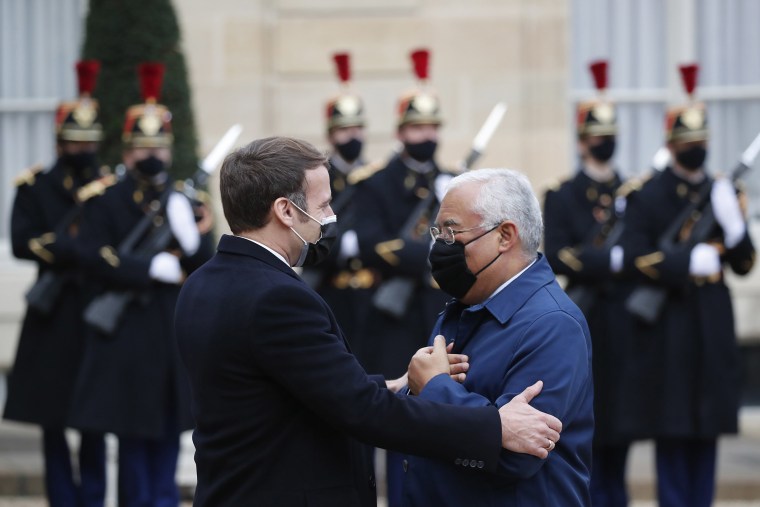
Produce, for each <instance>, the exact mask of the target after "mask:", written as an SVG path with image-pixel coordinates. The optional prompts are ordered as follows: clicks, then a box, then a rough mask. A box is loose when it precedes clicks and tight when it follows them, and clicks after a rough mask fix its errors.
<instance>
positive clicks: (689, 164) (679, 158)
mask: <svg viewBox="0 0 760 507" xmlns="http://www.w3.org/2000/svg"><path fill="white" fill-rule="evenodd" d="M706 158H707V148H705V147H704V146H702V145H699V144H695V145H694V146H691V147H689V148H686V149H685V150H681V151H679V152H676V162H678V165H680V166H681V167H683V168H684V169H688V170H689V171H696V170H697V169H699V168H700V167H702V166H703V165H704V164H705V159H706Z"/></svg>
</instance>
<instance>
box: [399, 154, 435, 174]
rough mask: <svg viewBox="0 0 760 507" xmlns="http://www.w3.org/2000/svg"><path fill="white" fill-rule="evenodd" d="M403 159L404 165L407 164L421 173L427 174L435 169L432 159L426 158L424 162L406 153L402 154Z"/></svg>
mask: <svg viewBox="0 0 760 507" xmlns="http://www.w3.org/2000/svg"><path fill="white" fill-rule="evenodd" d="M401 161H402V162H404V165H405V166H407V167H408V168H409V169H411V170H412V171H414V172H417V173H420V174H427V173H429V172H430V171H432V170H433V169H435V164H434V163H433V161H432V160H426V161H424V162H420V161H419V160H415V159H413V158H412V157H410V156H409V155H407V154H406V153H402V154H401Z"/></svg>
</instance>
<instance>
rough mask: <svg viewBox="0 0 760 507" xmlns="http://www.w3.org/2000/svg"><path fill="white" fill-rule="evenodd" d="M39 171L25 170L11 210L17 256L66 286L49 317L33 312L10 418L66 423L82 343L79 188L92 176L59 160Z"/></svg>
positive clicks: (11, 387)
mask: <svg viewBox="0 0 760 507" xmlns="http://www.w3.org/2000/svg"><path fill="white" fill-rule="evenodd" d="M41 169H42V168H41V167H38V168H34V169H30V170H27V171H26V172H25V173H24V174H23V175H22V176H21V177H20V178H19V179H18V183H19V186H18V191H17V193H16V199H15V201H14V203H13V211H12V215H11V243H12V246H13V255H14V256H16V257H18V258H19V259H28V260H32V261H35V262H36V263H37V265H38V267H39V271H38V279H39V277H40V276H42V275H43V274H45V273H48V272H53V273H55V274H56V275H57V276H58V277H60V278H61V279H62V280H63V286H62V288H61V291H60V294H59V297H57V298H55V304H54V306H53V307H52V310H51V312H50V314H48V315H44V314H42V313H40V311H38V310H35V309H34V308H28V309H27V312H26V316H25V317H24V323H23V325H22V330H21V337H20V338H19V344H18V349H17V353H16V360H15V362H14V365H13V370H12V371H11V374H10V376H9V379H8V400H7V402H6V406H5V414H4V417H5V418H6V419H13V420H16V421H23V422H30V423H34V424H39V425H40V426H43V427H50V428H64V427H65V426H66V421H67V417H68V413H69V402H70V400H71V392H72V388H73V384H74V380H75V378H76V374H77V371H78V368H79V362H80V359H81V353H82V345H83V343H84V338H83V333H82V331H83V323H82V310H83V308H84V304H85V298H84V294H83V293H82V290H81V282H82V277H81V276H80V274H79V272H78V270H77V267H76V254H75V249H74V238H73V237H72V232H73V231H74V230H75V229H76V227H77V222H78V219H79V210H80V202H79V200H78V198H77V196H76V193H77V191H78V190H79V189H80V188H81V187H82V186H83V184H84V183H86V182H87V179H80V178H79V177H78V176H77V175H76V174H74V173H73V172H72V170H71V169H69V168H67V167H65V166H64V165H63V164H62V163H60V162H58V163H56V164H55V165H54V166H53V167H52V168H51V169H50V170H49V171H47V172H41ZM64 219H65V220H64ZM62 221H64V222H66V223H62Z"/></svg>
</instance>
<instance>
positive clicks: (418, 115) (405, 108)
mask: <svg viewBox="0 0 760 507" xmlns="http://www.w3.org/2000/svg"><path fill="white" fill-rule="evenodd" d="M411 58H412V64H413V67H414V73H415V75H416V76H417V78H418V79H419V80H420V84H419V86H418V87H417V88H416V89H414V90H411V91H409V92H406V93H405V94H403V95H402V96H401V98H400V99H399V102H398V126H399V127H401V126H403V125H409V124H432V125H440V124H441V123H442V119H441V110H440V102H439V100H438V96H437V94H436V93H435V92H434V91H433V90H432V89H430V88H429V86H428V85H427V78H428V64H429V61H430V51H429V50H427V49H418V50H415V51H412V53H411Z"/></svg>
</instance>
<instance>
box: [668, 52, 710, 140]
mask: <svg viewBox="0 0 760 507" xmlns="http://www.w3.org/2000/svg"><path fill="white" fill-rule="evenodd" d="M679 71H680V72H681V80H682V82H683V86H684V88H685V89H686V93H687V94H688V95H689V103H688V104H686V105H680V106H674V107H671V108H669V109H668V111H667V112H666V113H665V137H666V139H667V141H668V142H689V141H705V140H707V138H708V134H709V132H708V129H707V113H706V109H705V105H704V103H702V102H697V101H695V100H694V90H695V89H696V87H697V74H698V72H699V65H697V64H689V65H681V66H680V67H679Z"/></svg>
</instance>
